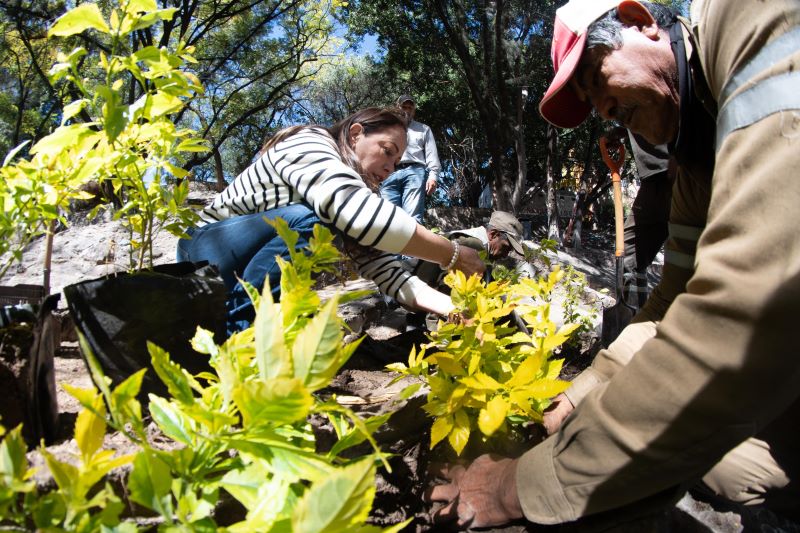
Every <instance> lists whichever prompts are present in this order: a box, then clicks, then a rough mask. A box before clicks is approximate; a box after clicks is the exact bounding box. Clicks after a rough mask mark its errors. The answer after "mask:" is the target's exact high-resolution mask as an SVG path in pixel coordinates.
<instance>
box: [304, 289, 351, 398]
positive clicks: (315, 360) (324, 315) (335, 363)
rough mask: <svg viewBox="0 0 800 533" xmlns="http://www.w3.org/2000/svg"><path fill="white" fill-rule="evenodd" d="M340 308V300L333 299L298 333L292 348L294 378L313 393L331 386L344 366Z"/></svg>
mask: <svg viewBox="0 0 800 533" xmlns="http://www.w3.org/2000/svg"><path fill="white" fill-rule="evenodd" d="M338 308H339V306H338V298H336V297H335V296H334V297H333V298H331V299H330V300H328V301H327V302H326V303H325V305H324V306H323V307H322V309H320V311H319V313H317V314H316V315H315V316H314V318H312V319H311V320H310V321H309V322H308V324H306V326H305V327H304V328H303V329H302V330H301V331H300V332H299V333H298V335H297V338H296V339H295V341H294V346H292V360H293V362H294V375H295V377H296V378H298V379H300V380H302V382H303V383H305V385H306V386H307V387H308V388H309V389H311V390H317V389H319V388H322V387H324V386H326V385H327V384H328V383H330V380H331V379H332V378H333V376H334V375H335V374H336V372H337V371H338V370H339V368H340V367H341V365H342V364H344V361H342V360H341V358H340V357H338V356H339V346H340V345H341V339H342V331H341V327H340V324H339V318H338V316H337V314H336V312H337V310H338Z"/></svg>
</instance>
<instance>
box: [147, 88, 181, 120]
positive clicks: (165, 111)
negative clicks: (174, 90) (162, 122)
mask: <svg viewBox="0 0 800 533" xmlns="http://www.w3.org/2000/svg"><path fill="white" fill-rule="evenodd" d="M181 107H183V100H181V99H180V98H178V97H177V96H175V95H172V94H167V93H165V92H163V91H158V92H157V93H155V94H153V95H151V96H150V98H148V99H147V104H146V105H145V112H146V113H148V116H149V117H150V119H151V120H152V119H154V118H157V117H161V116H164V115H169V114H170V113H175V112H176V111H178V110H179V109H180V108H181Z"/></svg>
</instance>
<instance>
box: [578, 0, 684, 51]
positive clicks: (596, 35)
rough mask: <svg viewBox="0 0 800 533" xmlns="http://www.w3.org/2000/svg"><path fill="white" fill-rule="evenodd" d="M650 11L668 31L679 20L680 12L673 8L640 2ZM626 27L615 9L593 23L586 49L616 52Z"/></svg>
mask: <svg viewBox="0 0 800 533" xmlns="http://www.w3.org/2000/svg"><path fill="white" fill-rule="evenodd" d="M639 3H640V4H642V5H643V6H644V7H646V8H647V10H648V11H650V14H651V15H653V18H654V19H655V20H656V24H658V27H659V28H662V29H665V30H666V29H667V28H669V27H670V26H672V25H673V24H674V23H675V21H676V20H677V16H678V12H677V11H675V10H674V9H672V8H671V7H668V6H665V5H662V4H656V3H653V2H644V1H640V2H639ZM625 27H626V25H625V24H623V23H622V21H620V20H619V17H618V16H617V9H616V8H614V9H612V10H610V11H609V12H608V13H606V14H605V15H603V16H602V17H600V18H599V19H597V20H596V21H594V22H592V23H591V24H590V25H589V28H588V29H587V30H586V49H587V50H589V49H592V48H598V47H601V48H607V49H609V50H616V49H618V48H619V47H621V46H622V33H621V32H622V30H623V29H624V28H625Z"/></svg>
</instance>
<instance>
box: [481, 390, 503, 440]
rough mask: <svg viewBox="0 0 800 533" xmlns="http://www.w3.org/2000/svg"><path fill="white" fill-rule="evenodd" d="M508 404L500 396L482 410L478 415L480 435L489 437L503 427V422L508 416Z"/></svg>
mask: <svg viewBox="0 0 800 533" xmlns="http://www.w3.org/2000/svg"><path fill="white" fill-rule="evenodd" d="M508 407H509V406H508V403H507V402H506V401H505V400H504V399H503V397H502V396H495V397H494V398H492V399H491V400H490V401H489V403H487V404H486V407H485V408H484V409H481V411H480V414H478V427H479V428H480V430H481V433H483V434H484V435H486V436H487V437H491V436H492V434H494V432H495V431H497V429H498V428H499V427H500V426H501V425H503V421H504V420H505V419H506V415H507V414H508Z"/></svg>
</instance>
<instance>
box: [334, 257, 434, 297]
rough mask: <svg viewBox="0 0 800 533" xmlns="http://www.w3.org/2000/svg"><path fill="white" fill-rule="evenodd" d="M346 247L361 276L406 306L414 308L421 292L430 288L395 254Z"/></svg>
mask: <svg viewBox="0 0 800 533" xmlns="http://www.w3.org/2000/svg"><path fill="white" fill-rule="evenodd" d="M345 247H346V250H347V255H348V256H350V258H351V259H352V260H353V262H354V263H355V265H356V268H357V270H358V273H359V274H361V275H362V276H363V277H365V278H367V279H369V280H372V281H373V282H375V284H376V285H377V286H378V288H379V289H380V291H381V292H382V293H383V294H386V295H388V296H391V297H392V298H394V299H395V300H397V301H398V302H400V303H401V304H403V305H405V306H409V307H410V306H413V303H414V301H415V300H416V299H417V298H416V297H417V295H418V294H419V291H420V290H422V287H427V286H428V285H427V284H426V283H425V282H424V281H422V280H421V279H419V278H418V277H417V276H414V275H412V274H411V273H410V272H409V271H408V270H407V269H406V268H405V267H404V266H403V263H402V262H401V261H400V260H399V259H398V258H397V255H395V254H387V253H383V252H380V251H378V250H375V249H370V248H365V247H363V246H353V245H352V244H346V245H345Z"/></svg>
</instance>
